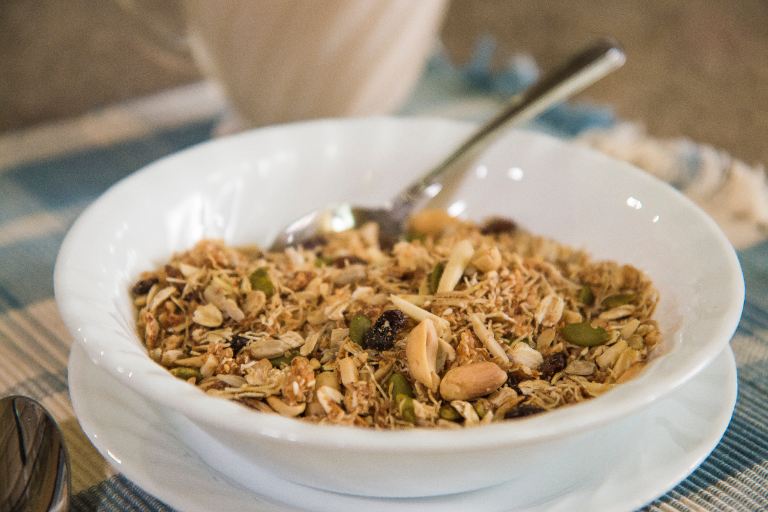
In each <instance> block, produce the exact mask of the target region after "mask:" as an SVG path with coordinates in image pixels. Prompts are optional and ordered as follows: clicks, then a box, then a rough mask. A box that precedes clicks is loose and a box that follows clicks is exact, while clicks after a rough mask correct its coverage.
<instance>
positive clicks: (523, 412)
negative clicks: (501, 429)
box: [504, 404, 544, 420]
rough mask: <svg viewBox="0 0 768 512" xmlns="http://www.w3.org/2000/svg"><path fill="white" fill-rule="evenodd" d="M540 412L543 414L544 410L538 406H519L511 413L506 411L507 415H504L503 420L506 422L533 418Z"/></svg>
mask: <svg viewBox="0 0 768 512" xmlns="http://www.w3.org/2000/svg"><path fill="white" fill-rule="evenodd" d="M542 412H544V409H542V408H541V407H539V406H536V405H528V404H521V405H518V406H517V407H515V408H514V409H512V410H511V411H508V412H507V414H505V415H504V419H507V420H508V419H512V418H524V417H526V416H533V415H534V414H539V413H542Z"/></svg>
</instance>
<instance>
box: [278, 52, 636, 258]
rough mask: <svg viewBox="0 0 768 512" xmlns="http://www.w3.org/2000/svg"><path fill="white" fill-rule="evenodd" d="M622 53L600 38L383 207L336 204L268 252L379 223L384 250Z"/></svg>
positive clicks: (290, 229)
mask: <svg viewBox="0 0 768 512" xmlns="http://www.w3.org/2000/svg"><path fill="white" fill-rule="evenodd" d="M625 60H626V57H625V55H624V51H623V50H622V49H621V47H620V46H619V45H618V43H616V42H615V41H614V40H612V39H609V38H604V39H599V40H597V41H595V42H593V43H592V44H590V45H589V46H588V47H586V48H585V49H583V50H582V51H580V52H578V53H577V54H575V55H574V56H572V57H571V58H570V59H568V60H567V61H566V62H564V63H563V64H562V65H561V66H560V67H557V68H555V69H554V70H552V71H551V72H550V73H548V74H546V75H545V76H544V77H543V78H542V79H541V80H539V81H537V82H536V83H535V84H533V85H532V86H531V87H530V88H528V89H526V90H525V91H523V92H522V93H521V94H519V95H517V96H514V97H513V98H512V99H511V100H510V101H509V102H508V103H507V104H506V106H505V107H504V108H503V109H502V110H501V111H500V112H499V113H498V114H497V115H496V116H494V117H493V118H492V119H491V120H490V121H488V122H486V123H485V124H484V125H482V126H481V127H480V128H479V129H477V130H476V131H475V132H474V133H473V134H472V135H470V136H469V137H468V138H467V139H466V140H464V141H463V142H462V143H461V144H460V145H459V146H458V147H457V148H456V149H455V150H453V152H452V153H450V154H449V155H448V156H447V157H446V158H445V159H443V160H442V161H441V162H440V163H439V164H438V165H436V166H435V167H433V168H432V169H431V170H430V171H429V172H427V173H426V174H425V175H424V176H423V177H421V178H420V179H418V180H416V181H415V182H413V183H411V184H410V185H409V186H408V187H406V188H405V189H404V190H403V191H401V192H400V193H399V194H398V195H397V196H395V197H394V199H393V200H392V201H391V202H390V203H389V204H388V205H387V206H385V207H383V208H367V207H361V206H353V205H352V204H350V203H336V204H331V205H328V206H326V207H325V208H322V209H319V210H314V211H312V212H310V213H308V214H306V215H303V216H302V217H300V218H299V219H297V220H296V221H294V222H292V223H290V224H289V225H288V226H287V227H286V228H284V229H283V230H282V232H281V233H280V234H279V235H278V236H277V237H276V238H275V240H274V242H273V243H272V245H271V246H270V250H271V251H281V250H283V249H285V248H286V247H289V246H296V245H305V246H309V245H312V244H314V243H316V242H317V241H320V239H321V237H322V236H323V235H324V234H327V233H334V232H340V231H346V230H348V229H352V228H355V227H358V226H361V225H363V224H365V223H366V222H376V223H378V224H379V237H380V239H381V242H382V245H383V246H385V247H386V246H391V245H392V244H393V243H394V242H395V241H397V240H398V239H399V237H400V236H401V235H402V233H403V232H404V230H405V223H406V221H407V219H408V217H409V216H410V214H411V213H412V212H413V211H414V210H415V209H416V208H417V207H418V206H420V205H423V204H424V203H426V202H428V201H430V200H437V199H438V198H439V197H440V196H441V195H442V194H444V193H447V191H448V190H449V189H450V188H451V186H450V185H451V184H453V183H455V182H456V181H457V178H460V177H461V176H462V175H463V173H464V171H465V170H466V169H467V167H468V166H467V164H468V163H469V161H471V160H472V159H474V158H476V157H477V156H478V155H479V154H480V153H481V152H482V151H483V150H485V149H486V148H487V147H488V146H490V145H491V144H492V143H493V142H494V141H495V140H496V139H497V138H498V136H499V135H500V134H501V133H502V132H503V131H504V130H506V129H507V128H509V127H511V126H513V125H519V124H522V123H524V122H526V121H529V120H531V119H533V118H534V117H536V116H537V115H538V114H540V113H542V112H544V111H545V110H547V109H548V108H549V107H551V106H553V105H555V104H557V103H559V102H561V101H564V100H566V99H568V98H570V97H571V96H573V95H574V94H576V93H578V92H581V91H582V90H584V89H585V88H587V87H588V86H590V85H592V84H593V83H595V82H597V81H598V80H600V79H601V78H603V77H605V76H606V75H608V74H609V73H611V72H612V71H615V70H616V69H618V68H620V67H621V66H622V65H624V62H625Z"/></svg>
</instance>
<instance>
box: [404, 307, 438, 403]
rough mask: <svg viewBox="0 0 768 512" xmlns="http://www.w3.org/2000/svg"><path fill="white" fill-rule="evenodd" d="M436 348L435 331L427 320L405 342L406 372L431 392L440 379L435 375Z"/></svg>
mask: <svg viewBox="0 0 768 512" xmlns="http://www.w3.org/2000/svg"><path fill="white" fill-rule="evenodd" d="M438 346H439V342H438V338H437V330H436V329H435V325H434V324H433V323H432V320H430V319H429V318H426V319H424V320H422V321H421V323H419V325H417V326H416V327H414V328H413V329H412V330H411V332H410V333H409V334H408V338H406V340H405V358H406V361H407V363H408V372H409V373H410V374H411V377H413V378H414V379H415V380H417V381H419V382H421V383H422V384H424V385H425V386H426V387H427V388H429V389H431V390H432V391H433V392H434V391H437V388H438V386H439V385H440V377H439V376H438V375H437V350H438Z"/></svg>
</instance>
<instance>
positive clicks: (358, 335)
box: [349, 315, 372, 347]
mask: <svg viewBox="0 0 768 512" xmlns="http://www.w3.org/2000/svg"><path fill="white" fill-rule="evenodd" d="M371 325H372V322H371V319H370V318H368V317H367V316H365V315H355V316H353V317H352V320H350V321H349V337H350V338H351V339H352V341H354V342H355V343H357V344H358V345H360V346H361V347H362V346H363V338H364V337H365V333H367V332H368V331H369V330H371Z"/></svg>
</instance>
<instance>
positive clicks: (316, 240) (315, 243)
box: [301, 235, 328, 250]
mask: <svg viewBox="0 0 768 512" xmlns="http://www.w3.org/2000/svg"><path fill="white" fill-rule="evenodd" d="M327 243H328V240H327V239H326V238H325V237H324V236H323V235H315V236H313V237H311V238H308V239H306V240H304V241H303V242H301V245H302V247H304V248H305V249H307V250H311V249H316V248H318V247H322V246H324V245H325V244H327Z"/></svg>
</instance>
